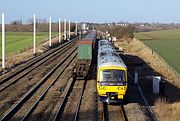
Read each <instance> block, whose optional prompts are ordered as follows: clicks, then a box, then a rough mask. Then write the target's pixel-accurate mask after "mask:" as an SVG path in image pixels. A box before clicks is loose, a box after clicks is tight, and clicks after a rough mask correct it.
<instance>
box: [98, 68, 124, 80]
mask: <svg viewBox="0 0 180 121" xmlns="http://www.w3.org/2000/svg"><path fill="white" fill-rule="evenodd" d="M100 81H102V82H125V81H126V76H125V71H124V70H102V71H100Z"/></svg>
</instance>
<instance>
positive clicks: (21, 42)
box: [0, 32, 57, 58]
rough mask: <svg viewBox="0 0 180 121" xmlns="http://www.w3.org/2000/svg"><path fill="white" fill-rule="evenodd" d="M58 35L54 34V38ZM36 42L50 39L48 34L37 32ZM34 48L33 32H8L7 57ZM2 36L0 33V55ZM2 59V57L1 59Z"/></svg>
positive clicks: (6, 36)
mask: <svg viewBox="0 0 180 121" xmlns="http://www.w3.org/2000/svg"><path fill="white" fill-rule="evenodd" d="M55 34H57V33H54V32H53V33H52V36H53V35H55ZM36 35H37V36H36V42H37V44H38V43H40V42H41V41H42V40H44V39H48V36H49V33H48V32H37V33H36ZM32 46H33V33H32V32H6V34H5V47H6V49H5V51H6V54H7V55H12V54H14V53H18V52H20V51H21V50H23V49H25V48H29V47H32ZM1 48H2V34H1V33H0V55H2V49H1ZM0 58H1V57H0Z"/></svg>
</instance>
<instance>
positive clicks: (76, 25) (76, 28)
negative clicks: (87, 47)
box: [75, 21, 77, 36]
mask: <svg viewBox="0 0 180 121" xmlns="http://www.w3.org/2000/svg"><path fill="white" fill-rule="evenodd" d="M75 31H76V36H77V21H76V30H75Z"/></svg>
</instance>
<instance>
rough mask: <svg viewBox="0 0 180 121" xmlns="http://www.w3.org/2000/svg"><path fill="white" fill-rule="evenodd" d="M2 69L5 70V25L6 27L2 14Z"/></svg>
mask: <svg viewBox="0 0 180 121" xmlns="http://www.w3.org/2000/svg"><path fill="white" fill-rule="evenodd" d="M2 68H5V25H4V13H2Z"/></svg>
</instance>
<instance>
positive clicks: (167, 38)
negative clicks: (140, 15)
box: [134, 30, 180, 73]
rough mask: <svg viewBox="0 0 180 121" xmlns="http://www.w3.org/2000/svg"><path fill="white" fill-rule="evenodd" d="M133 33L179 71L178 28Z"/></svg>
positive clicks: (179, 44) (179, 39) (179, 31)
mask: <svg viewBox="0 0 180 121" xmlns="http://www.w3.org/2000/svg"><path fill="white" fill-rule="evenodd" d="M134 35H135V37H136V38H137V39H139V40H141V41H143V42H144V43H145V44H146V45H147V46H149V47H150V48H152V49H153V50H154V51H156V52H157V53H158V54H159V55H160V56H161V57H162V58H164V60H165V61H166V62H167V63H169V65H170V66H172V67H173V68H174V69H175V70H176V71H177V72H178V73H180V61H179V60H180V30H164V31H153V32H140V33H135V34H134Z"/></svg>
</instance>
